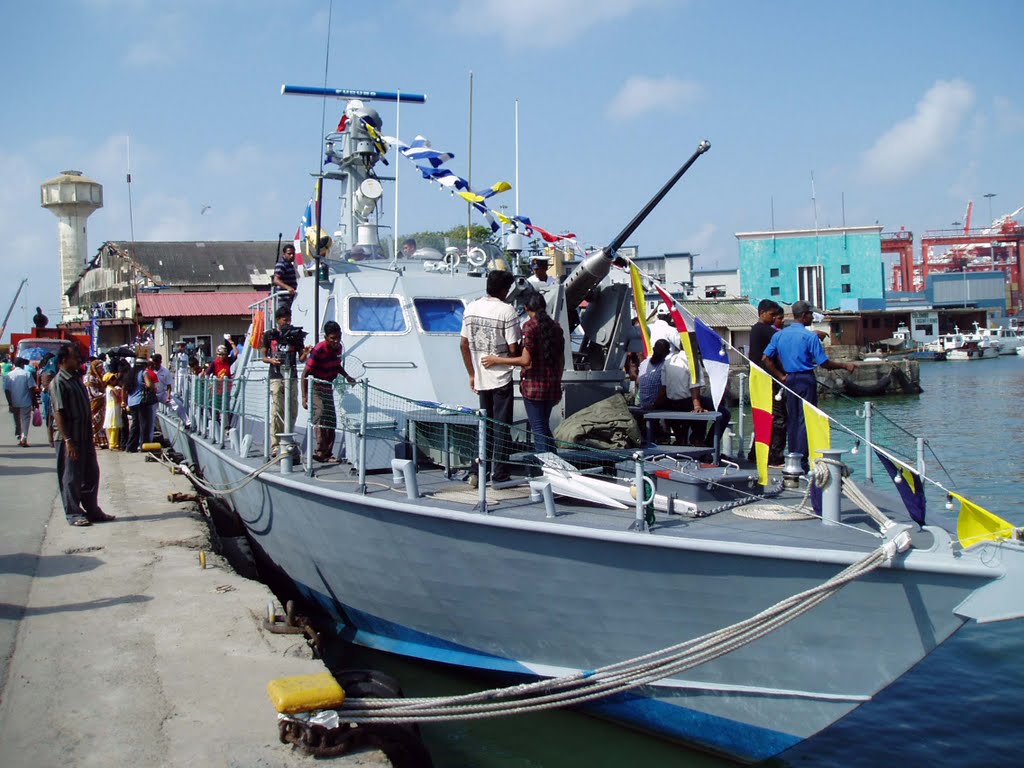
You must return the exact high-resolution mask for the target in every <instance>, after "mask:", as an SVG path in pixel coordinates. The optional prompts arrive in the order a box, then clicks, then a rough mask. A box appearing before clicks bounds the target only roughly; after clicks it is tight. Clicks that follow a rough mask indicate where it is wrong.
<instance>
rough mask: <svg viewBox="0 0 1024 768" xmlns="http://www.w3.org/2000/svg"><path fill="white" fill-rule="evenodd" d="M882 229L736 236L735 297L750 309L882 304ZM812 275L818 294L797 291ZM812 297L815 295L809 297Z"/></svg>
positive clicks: (777, 232)
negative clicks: (770, 304)
mask: <svg viewBox="0 0 1024 768" xmlns="http://www.w3.org/2000/svg"><path fill="white" fill-rule="evenodd" d="M881 233H882V227H881V226H869V227H832V228H826V229H819V230H817V231H815V230H813V229H810V230H807V229H798V230H779V231H774V232H771V231H768V232H737V233H736V239H737V241H738V242H739V263H740V266H739V272H740V293H741V294H742V295H744V296H749V297H750V301H751V303H753V304H755V305H756V304H757V302H758V301H760V300H761V299H774V300H775V301H778V302H780V303H783V304H792V303H793V302H794V301H797V300H798V299H801V298H802V299H806V300H808V301H811V302H812V303H814V304H818V305H819V306H821V308H822V309H834V308H838V307H839V306H840V303H841V301H842V300H843V299H849V298H854V297H856V298H868V299H882V298H884V296H885V267H884V264H883V262H882V239H881ZM815 274H816V275H817V276H818V278H817V281H816V282H817V285H818V287H817V289H816V290H812V291H811V292H808V290H807V289H806V288H805V289H804V290H803V291H801V280H804V281H805V283H804V284H805V285H807V282H806V281H807V279H808V277H809V276H810V277H811V279H813V276H814V275H815ZM815 293H816V294H817V295H814V294H815Z"/></svg>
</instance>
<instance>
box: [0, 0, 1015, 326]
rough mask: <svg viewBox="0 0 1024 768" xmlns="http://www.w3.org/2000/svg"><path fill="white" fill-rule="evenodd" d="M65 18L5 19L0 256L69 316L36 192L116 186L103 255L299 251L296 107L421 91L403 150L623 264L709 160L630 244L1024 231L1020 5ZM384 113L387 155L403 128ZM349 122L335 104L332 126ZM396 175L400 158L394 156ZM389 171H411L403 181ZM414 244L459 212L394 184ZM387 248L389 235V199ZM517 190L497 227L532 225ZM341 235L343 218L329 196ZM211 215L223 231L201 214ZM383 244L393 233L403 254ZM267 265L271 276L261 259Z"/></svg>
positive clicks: (318, 1)
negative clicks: (875, 229)
mask: <svg viewBox="0 0 1024 768" xmlns="http://www.w3.org/2000/svg"><path fill="white" fill-rule="evenodd" d="M328 8H329V2H328V0H294V1H293V2H286V3H285V2H269V1H267V0H246V1H244V2H243V1H242V0H202V1H200V0H178V1H177V2H174V3H166V2H159V3H158V2H151V1H150V0H62V2H59V3H4V4H3V7H2V9H0V28H2V29H3V30H4V31H5V33H6V34H5V35H4V45H3V47H2V49H0V61H2V66H3V70H2V71H3V72H4V77H3V78H2V80H0V105H2V113H3V115H4V119H3V121H2V127H0V132H2V136H3V141H2V142H0V173H2V175H3V178H4V180H5V181H4V183H3V185H2V186H0V236H2V237H3V240H4V243H5V246H6V247H5V255H4V256H3V264H4V271H5V272H6V278H7V279H6V280H4V281H3V286H4V287H3V288H0V312H4V311H6V308H7V305H8V304H9V303H10V301H11V299H12V298H13V296H14V291H15V289H16V287H17V283H18V282H19V281H20V278H22V277H27V278H28V279H29V285H28V287H27V289H26V291H25V293H24V294H23V296H22V298H21V299H20V300H19V301H18V305H17V307H16V309H15V311H14V314H13V315H12V318H11V323H10V327H9V329H8V333H9V332H10V328H14V329H21V328H22V327H24V326H25V325H26V324H27V323H28V320H29V318H30V317H31V315H32V314H33V311H34V310H33V308H34V307H35V306H36V305H37V304H38V305H41V306H42V307H43V308H44V310H46V311H47V312H49V314H50V315H51V317H56V315H57V307H58V296H59V277H58V275H59V265H58V259H57V227H56V223H57V222H56V219H55V218H54V217H53V216H52V214H50V213H49V212H48V211H45V210H43V209H42V208H40V207H39V191H38V190H39V184H40V183H41V182H42V181H44V180H45V179H47V178H50V177H52V176H54V175H56V174H57V173H58V172H59V171H61V170H64V169H68V168H73V169H79V170H82V171H84V172H85V173H86V174H87V175H88V176H90V177H91V178H93V179H95V180H96V181H99V182H100V183H102V184H103V185H104V195H105V203H106V204H105V207H104V208H103V209H101V210H100V211H98V212H96V213H95V214H94V215H93V216H92V217H91V218H90V220H89V252H90V254H91V253H94V252H95V250H96V248H98V246H99V245H100V244H101V243H102V242H103V241H104V240H125V239H128V237H129V216H128V213H129V212H128V194H127V186H126V184H125V171H126V162H127V159H126V137H128V136H130V137H131V145H132V160H131V165H132V179H133V184H132V198H133V218H134V227H135V236H136V238H137V239H139V240H147V239H149V240H195V239H253V240H273V239H276V238H277V235H278V233H279V232H283V233H284V235H285V238H289V237H290V236H291V235H292V234H293V233H294V231H295V227H296V224H297V222H298V219H299V217H300V216H301V214H302V210H303V208H304V206H305V202H306V200H307V199H308V197H309V195H310V192H311V189H312V181H311V179H310V173H311V172H314V171H316V169H317V166H318V159H319V156H320V151H321V147H322V144H321V110H322V101H321V100H318V99H310V98H301V97H284V96H281V94H280V87H281V84H282V83H290V84H300V85H323V83H324V79H325V78H324V72H325V52H326V48H327V45H328V37H329V39H330V59H329V64H328V66H327V77H326V81H327V85H328V86H329V87H344V88H372V89H378V90H396V89H401V90H404V91H414V92H420V93H425V94H427V97H428V100H427V103H426V104H425V105H422V106H412V105H410V106H406V107H404V108H403V109H402V112H401V136H402V138H403V139H405V140H407V141H408V140H411V139H412V138H413V137H414V136H415V135H416V134H423V135H425V136H427V137H428V138H429V139H431V141H432V142H433V143H434V145H435V147H438V148H442V149H446V150H449V151H452V152H454V153H455V154H456V158H455V160H454V161H452V162H451V163H450V164H449V165H450V167H451V168H452V169H453V170H455V171H456V172H457V173H460V174H461V175H466V171H467V165H466V160H467V156H466V150H467V120H468V117H467V116H468V103H469V96H468V91H469V86H468V79H469V72H470V70H472V72H473V73H474V84H475V86H474V110H473V169H472V176H473V181H474V185H475V186H478V187H480V186H485V185H487V184H490V183H492V182H495V181H498V180H502V179H504V180H508V181H510V182H512V181H514V173H515V163H514V119H513V118H514V100H515V99H516V98H518V99H519V105H520V106H519V109H520V121H519V134H520V189H519V192H520V209H521V213H523V214H524V215H527V216H530V217H531V218H532V219H533V220H534V221H535V222H536V223H538V224H539V225H541V226H543V227H545V228H546V229H549V230H552V231H556V232H564V231H572V232H575V233H577V235H578V236H579V238H580V240H581V242H582V243H584V244H595V245H602V244H604V243H606V242H607V241H608V240H609V239H610V238H611V237H613V236H614V235H615V234H616V232H617V231H618V230H619V229H620V228H621V227H622V226H623V224H624V223H625V222H627V221H628V220H629V218H630V217H631V216H632V215H633V213H635V211H636V210H637V209H638V208H639V207H640V206H641V205H642V204H643V203H644V202H645V201H646V200H647V199H648V198H649V197H650V196H651V195H652V194H653V193H654V192H655V191H656V190H657V189H658V188H659V187H660V186H661V184H662V183H663V182H664V181H665V179H667V178H668V177H669V176H671V175H672V173H673V172H674V171H675V170H676V169H677V168H678V167H679V165H681V164H682V163H683V162H684V161H685V160H686V158H687V157H689V155H690V154H691V153H692V152H693V150H694V148H695V147H696V145H697V144H698V142H699V141H700V140H701V139H703V138H707V139H709V140H710V141H711V143H712V149H711V151H710V152H709V153H708V154H707V155H705V156H704V157H703V158H701V159H700V160H699V161H698V163H697V164H696V165H695V166H694V167H693V169H692V170H691V171H690V173H689V174H688V175H687V176H686V177H684V178H683V180H682V181H681V182H680V184H679V185H678V186H677V187H676V188H675V189H674V190H673V191H672V192H671V193H670V195H669V196H668V198H666V200H665V201H664V202H663V203H662V205H661V206H660V207H659V208H658V209H657V210H656V211H655V212H654V213H653V214H652V215H651V217H650V218H649V219H648V220H647V222H646V223H645V224H644V225H643V226H642V227H641V228H640V229H639V230H638V231H637V232H636V234H635V235H634V236H633V238H632V240H631V242H632V244H635V245H637V246H638V247H639V249H640V253H641V254H655V253H663V252H666V251H676V250H689V251H693V252H698V253H699V254H700V255H701V257H700V258H699V259H698V261H697V267H698V268H700V267H704V268H725V267H732V266H735V264H736V259H737V251H738V249H737V245H736V240H735V238H734V236H733V235H734V233H735V232H737V231H750V230H758V229H768V228H769V227H770V226H771V223H772V220H771V210H772V203H773V201H774V211H775V214H774V216H775V227H776V228H778V229H786V228H810V227H813V226H814V208H813V206H812V202H811V184H810V177H811V173H812V172H813V173H814V178H815V192H816V198H817V214H818V223H819V224H820V225H821V226H829V225H833V226H836V225H840V224H841V223H842V222H843V215H844V212H843V207H844V199H845V220H846V223H847V224H850V225H857V224H874V223H875V222H876V221H877V222H878V223H880V224H882V225H883V226H884V227H885V228H886V229H887V230H890V229H899V227H900V226H906V227H907V229H911V230H913V231H914V232H915V235H916V236H917V237H920V233H922V232H923V231H924V230H928V229H937V228H945V227H949V226H950V224H951V223H952V222H954V221H962V220H963V216H964V209H965V207H966V205H967V201H968V200H969V199H973V200H974V201H975V213H976V219H975V220H976V221H977V222H979V223H981V220H983V219H987V218H988V203H989V201H987V200H985V199H983V197H982V196H983V195H984V194H985V193H988V192H994V193H996V195H997V197H995V198H994V199H993V200H992V201H991V203H992V212H993V214H994V215H995V216H998V215H1000V214H1002V213H1008V212H1010V211H1012V210H1014V209H1016V208H1017V207H1019V206H1021V205H1024V180H1022V179H1024V174H1022V172H1021V171H1022V169H1024V162H1022V160H1024V152H1022V148H1024V98H1022V96H1021V72H1024V68H1022V66H1021V64H1020V57H1021V45H1020V39H1019V34H1018V32H1017V28H1018V27H1019V20H1020V17H1021V7H1020V5H1019V4H1018V3H1016V2H1013V1H1012V0H1007V1H1006V2H996V1H990V2H978V3H973V4H967V3H963V2H888V3H883V2H860V3H821V2H780V3H763V2H761V3H755V2H711V0H689V1H688V2H683V1H680V2H673V1H672V0H517V1H516V2H511V1H510V0H506V1H505V2H498V1H497V0H475V2H465V1H462V0H449V1H448V2H445V1H444V0H439V1H438V2H432V3H425V2H411V1H408V2H407V1H406V0H379V1H378V2H375V3H362V4H355V3H352V2H345V0H335V3H334V8H333V19H332V22H331V24H330V25H328ZM377 108H378V109H379V111H380V112H381V115H382V117H383V118H384V121H385V128H384V132H385V133H386V134H390V135H394V133H395V125H394V122H395V108H394V106H393V105H389V104H381V105H378V106H377ZM342 109H343V104H342V103H341V102H337V101H333V100H332V101H328V102H327V116H326V124H327V127H328V128H331V127H333V126H334V125H336V123H337V120H338V117H339V116H340V114H341V111H342ZM399 160H402V159H401V158H399ZM395 162H397V161H395V160H392V168H393V167H394V163H395ZM402 162H404V163H405V164H404V165H403V166H402V183H401V190H400V192H401V196H400V213H401V219H400V225H399V228H400V231H401V232H402V233H405V232H410V231H416V230H421V229H447V228H449V227H451V226H454V225H456V224H459V223H461V222H463V221H465V206H464V204H463V203H461V201H459V202H456V200H455V199H452V198H450V197H449V196H448V194H447V193H445V192H441V191H439V190H438V189H436V188H435V187H431V186H430V185H428V184H427V182H425V181H422V180H419V179H417V178H415V177H414V175H413V173H414V169H413V168H412V166H411V165H410V164H408V161H404V160H402ZM385 198H386V201H387V202H386V206H385V215H384V222H385V223H387V224H388V225H390V224H391V221H392V216H393V212H392V205H393V203H392V200H393V190H392V188H391V187H390V185H388V188H387V191H386V193H385ZM514 200H515V198H514V192H508V193H505V194H504V195H503V196H502V197H501V198H498V199H497V204H502V203H503V204H506V205H508V206H510V207H511V206H513V205H514ZM325 201H326V202H325V212H326V213H325V218H326V221H327V225H328V226H329V227H333V222H334V221H336V219H337V212H336V208H335V204H336V203H335V201H336V188H332V187H328V190H327V193H326V194H325ZM204 206H209V208H208V209H207V210H206V212H205V213H201V211H202V210H203V207H204ZM385 234H387V232H386V231H385ZM268 259H269V260H271V261H272V259H273V254H269V255H268Z"/></svg>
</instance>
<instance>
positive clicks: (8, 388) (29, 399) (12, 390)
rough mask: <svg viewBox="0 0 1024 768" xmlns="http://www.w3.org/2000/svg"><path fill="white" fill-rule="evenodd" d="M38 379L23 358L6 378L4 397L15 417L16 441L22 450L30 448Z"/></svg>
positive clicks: (16, 361) (17, 360)
mask: <svg viewBox="0 0 1024 768" xmlns="http://www.w3.org/2000/svg"><path fill="white" fill-rule="evenodd" d="M36 392H37V390H36V379H35V377H34V376H33V375H32V374H31V373H30V372H29V370H28V368H27V361H26V360H25V359H24V358H22V357H16V358H15V359H14V367H13V368H11V370H10V372H9V373H8V374H7V375H6V376H4V396H5V397H6V398H7V406H8V408H10V411H11V414H12V415H13V416H14V433H15V434H14V439H15V440H17V441H18V445H20V446H21V447H22V448H28V425H29V424H30V423H31V421H32V406H33V404H34V403H35V400H36Z"/></svg>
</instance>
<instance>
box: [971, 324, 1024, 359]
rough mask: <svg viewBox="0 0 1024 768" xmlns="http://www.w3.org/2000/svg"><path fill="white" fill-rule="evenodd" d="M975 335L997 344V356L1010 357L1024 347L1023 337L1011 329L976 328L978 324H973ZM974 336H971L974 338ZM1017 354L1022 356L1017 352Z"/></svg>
mask: <svg viewBox="0 0 1024 768" xmlns="http://www.w3.org/2000/svg"><path fill="white" fill-rule="evenodd" d="M975 334H977V336H979V337H980V338H987V339H991V340H993V341H996V342H998V343H999V354H1001V355H1012V354H1014V353H1015V352H1018V350H1019V349H1020V348H1021V347H1024V337H1022V336H1020V335H1018V333H1017V331H1015V330H1014V329H1013V328H1005V327H1003V326H994V327H991V328H978V324H977V323H975ZM975 334H971V336H974V335H975ZM1018 354H1024V352H1019V353H1018Z"/></svg>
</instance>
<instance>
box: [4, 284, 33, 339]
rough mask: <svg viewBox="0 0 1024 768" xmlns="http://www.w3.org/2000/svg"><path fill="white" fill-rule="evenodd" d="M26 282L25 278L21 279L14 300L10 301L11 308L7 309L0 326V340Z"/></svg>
mask: <svg viewBox="0 0 1024 768" xmlns="http://www.w3.org/2000/svg"><path fill="white" fill-rule="evenodd" d="M27 282H28V278H27V277H23V278H22V279H21V285H19V286H18V290H16V291H15V292H14V298H13V299H11V306H9V307H8V308H7V314H6V315H4V322H3V325H0V339H2V338H3V337H4V331H6V330H7V321H8V320H10V319H11V312H13V311H14V305H15V304H17V303H18V297H19V296H21V289H22V288H24V287H25V283H27Z"/></svg>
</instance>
